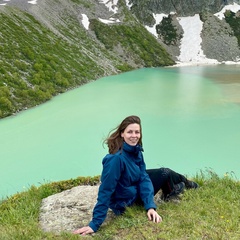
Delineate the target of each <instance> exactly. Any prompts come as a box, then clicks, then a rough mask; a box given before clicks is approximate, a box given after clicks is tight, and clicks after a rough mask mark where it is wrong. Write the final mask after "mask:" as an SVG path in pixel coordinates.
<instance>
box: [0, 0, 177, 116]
mask: <svg viewBox="0 0 240 240" xmlns="http://www.w3.org/2000/svg"><path fill="white" fill-rule="evenodd" d="M29 2H30V1H28V3H26V1H23V0H21V1H14V0H11V1H10V2H8V4H6V5H1V6H0V21H1V30H0V31H1V32H0V39H1V45H0V57H1V58H0V59H1V60H0V62H1V64H0V117H6V116H8V115H10V114H13V113H15V112H18V111H21V110H23V109H26V108H29V107H32V106H35V105H37V104H40V103H42V102H44V101H47V100H49V99H50V98H51V97H52V96H54V95H56V94H58V93H61V92H64V91H66V90H68V89H70V88H73V87H77V86H79V85H81V84H83V83H86V82H88V81H91V80H95V79H98V78H100V77H102V76H107V75H112V74H116V73H120V72H123V71H128V70H131V69H135V68H141V67H156V66H166V65H173V64H174V61H173V60H172V58H171V57H170V55H169V54H168V53H167V51H166V50H165V49H164V48H163V47H162V46H161V45H160V44H159V43H158V42H157V40H156V39H155V38H154V36H152V35H151V34H150V33H149V32H148V31H147V30H146V29H145V28H144V27H143V26H142V25H141V24H140V23H139V22H138V21H137V20H136V18H135V17H134V16H133V15H132V14H131V13H130V11H129V9H128V8H127V6H126V3H125V1H118V12H117V14H116V17H117V18H118V19H121V21H119V22H116V23H114V24H106V23H103V22H102V21H100V20H101V19H109V18H110V16H114V13H113V12H112V11H109V9H108V8H107V7H106V6H105V5H104V4H101V3H99V2H96V1H93V0H91V1H84V0H75V1H73V0H72V1H70V0H58V1H54V0H50V1H44V0H43V1H37V4H29ZM83 14H85V15H86V16H87V17H88V19H89V23H90V24H89V30H86V28H85V27H84V25H83ZM114 17H115V16H114Z"/></svg>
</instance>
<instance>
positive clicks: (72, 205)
mask: <svg viewBox="0 0 240 240" xmlns="http://www.w3.org/2000/svg"><path fill="white" fill-rule="evenodd" d="M98 188H99V186H78V187H74V188H72V189H70V190H66V191H63V192H61V193H57V194H55V195H52V196H49V197H47V198H45V199H43V200H42V205H41V209H40V217H39V223H40V227H41V228H42V230H43V231H45V232H55V233H60V232H61V231H67V232H72V231H73V230H75V229H76V228H79V227H82V226H86V225H88V223H89V222H90V220H91V218H92V210H93V208H94V206H95V203H96V200H97V193H98ZM113 216H114V214H113V213H112V212H111V211H109V213H108V216H107V218H106V220H105V222H104V223H107V221H109V219H111V218H112V217H113Z"/></svg>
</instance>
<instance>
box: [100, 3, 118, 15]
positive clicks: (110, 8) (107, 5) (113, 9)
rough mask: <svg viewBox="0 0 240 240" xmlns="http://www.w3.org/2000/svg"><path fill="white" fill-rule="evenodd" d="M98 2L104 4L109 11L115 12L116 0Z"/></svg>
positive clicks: (116, 9)
mask: <svg viewBox="0 0 240 240" xmlns="http://www.w3.org/2000/svg"><path fill="white" fill-rule="evenodd" d="M99 3H103V4H105V6H106V7H107V8H108V10H109V11H111V12H114V13H117V11H118V8H117V3H118V0H99Z"/></svg>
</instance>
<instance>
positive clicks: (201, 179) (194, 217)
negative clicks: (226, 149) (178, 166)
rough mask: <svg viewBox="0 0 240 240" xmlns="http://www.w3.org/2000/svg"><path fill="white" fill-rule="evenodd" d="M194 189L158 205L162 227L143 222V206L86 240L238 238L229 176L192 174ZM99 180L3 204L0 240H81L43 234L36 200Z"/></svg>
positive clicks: (36, 190) (65, 184) (49, 188)
mask: <svg viewBox="0 0 240 240" xmlns="http://www.w3.org/2000/svg"><path fill="white" fill-rule="evenodd" d="M193 179H194V180H195V181H197V182H198V183H199V185H200V188H199V189H197V190H187V191H185V193H184V194H183V195H182V199H181V201H180V203H177V204H176V203H174V202H167V203H158V209H157V211H158V213H159V214H160V215H161V216H162V218H163V222H162V223H160V224H154V223H152V222H150V221H148V220H147V217H146V212H145V210H144V209H143V208H142V207H139V206H138V207H137V206H135V207H131V208H128V209H127V211H126V213H125V214H124V215H123V216H120V217H116V218H114V219H113V220H112V221H110V222H109V223H108V224H105V225H104V226H102V227H101V228H100V230H99V231H98V232H97V233H96V234H94V235H93V236H87V237H85V239H129V240H133V239H138V240H140V239H166V240H167V239H169V240H170V239H171V240H172V239H176V240H177V239H179V240H180V239H181V240H182V239H191V240H195V239H196V240H198V239H214V240H215V239H231V240H235V239H236V240H238V239H240V211H239V209H240V200H239V196H240V182H239V181H236V180H235V179H234V178H233V176H229V175H225V176H224V177H219V176H218V175H216V174H215V173H213V172H210V171H208V172H207V173H202V172H201V173H200V174H197V175H196V176H195V177H194V178H193ZM98 181H99V176H97V177H93V178H83V177H79V178H77V179H70V180H68V181H62V182H54V183H48V184H44V185H41V186H40V187H35V186H32V187H31V188H30V189H29V190H28V191H26V192H23V193H18V194H16V195H13V196H12V197H10V198H8V199H6V200H4V201H2V203H1V205H0V212H1V215H0V239H1V240H10V239H11V240H13V239H14V240H18V239H21V240H22V239H26V240H28V239H45V240H46V239H57V240H60V239H68V240H69V239H70V240H71V239H73V240H74V239H81V237H80V236H78V235H72V234H71V233H66V232H63V233H61V234H60V235H55V234H53V233H45V232H43V231H41V229H40V228H39V225H38V216H39V209H40V205H41V200H42V199H43V198H45V197H47V196H49V195H52V194H55V193H57V192H61V191H63V190H65V189H69V188H71V187H73V186H77V185H83V184H88V185H94V184H96V183H97V182H98Z"/></svg>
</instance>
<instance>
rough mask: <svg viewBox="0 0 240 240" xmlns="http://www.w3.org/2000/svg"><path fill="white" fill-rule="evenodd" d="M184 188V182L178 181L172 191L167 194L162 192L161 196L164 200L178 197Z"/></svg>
mask: <svg viewBox="0 0 240 240" xmlns="http://www.w3.org/2000/svg"><path fill="white" fill-rule="evenodd" d="M184 189H185V184H184V182H180V183H178V184H175V185H174V186H173V191H172V192H170V193H169V194H163V195H162V197H161V198H162V200H164V201H170V200H172V199H179V194H181V193H183V192H184Z"/></svg>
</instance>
